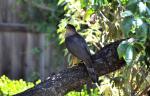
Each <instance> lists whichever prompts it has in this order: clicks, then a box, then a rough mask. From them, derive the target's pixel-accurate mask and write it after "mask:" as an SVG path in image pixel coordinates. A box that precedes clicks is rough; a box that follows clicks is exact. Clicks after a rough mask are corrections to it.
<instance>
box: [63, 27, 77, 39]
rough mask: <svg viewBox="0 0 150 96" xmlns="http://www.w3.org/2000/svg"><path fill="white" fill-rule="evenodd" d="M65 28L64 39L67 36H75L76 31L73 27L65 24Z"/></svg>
mask: <svg viewBox="0 0 150 96" xmlns="http://www.w3.org/2000/svg"><path fill="white" fill-rule="evenodd" d="M65 28H66V33H65V37H69V36H72V35H74V34H77V32H76V29H75V27H74V26H73V25H71V24H67V25H66V27H65Z"/></svg>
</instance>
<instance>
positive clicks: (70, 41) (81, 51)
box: [65, 34, 91, 61]
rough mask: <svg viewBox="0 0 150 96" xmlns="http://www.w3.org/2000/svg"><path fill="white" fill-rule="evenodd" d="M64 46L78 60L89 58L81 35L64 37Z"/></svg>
mask: <svg viewBox="0 0 150 96" xmlns="http://www.w3.org/2000/svg"><path fill="white" fill-rule="evenodd" d="M65 43H66V47H67V48H68V50H69V52H71V53H72V54H73V55H74V56H76V57H77V58H78V59H80V60H83V61H85V60H88V59H91V55H90V52H89V50H88V47H87V44H86V42H85V40H84V39H83V37H81V36H80V35H78V34H76V35H73V36H70V37H67V38H66V39H65Z"/></svg>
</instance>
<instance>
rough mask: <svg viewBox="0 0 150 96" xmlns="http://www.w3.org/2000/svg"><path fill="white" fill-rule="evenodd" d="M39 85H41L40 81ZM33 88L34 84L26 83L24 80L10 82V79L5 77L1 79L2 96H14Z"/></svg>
mask: <svg viewBox="0 0 150 96" xmlns="http://www.w3.org/2000/svg"><path fill="white" fill-rule="evenodd" d="M37 83H39V81H38V82H37ZM33 86H34V84H33V83H31V82H25V81H23V80H22V79H20V80H10V79H9V78H8V77H6V76H5V75H3V76H1V78H0V96H12V95H14V94H17V93H20V92H22V91H25V90H27V89H29V88H31V87H33Z"/></svg>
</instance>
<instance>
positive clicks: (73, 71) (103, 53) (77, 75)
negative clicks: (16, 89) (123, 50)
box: [15, 40, 125, 96]
mask: <svg viewBox="0 0 150 96" xmlns="http://www.w3.org/2000/svg"><path fill="white" fill-rule="evenodd" d="M121 41H122V40H120V41H116V42H114V43H111V44H109V45H106V46H105V47H104V48H102V49H101V50H100V51H98V52H97V53H96V54H95V55H93V56H92V58H93V60H94V64H93V66H94V69H95V70H96V72H97V74H98V75H99V76H102V75H104V74H108V73H110V72H113V71H115V70H118V69H120V68H121V67H123V66H125V61H124V60H123V59H119V58H118V53H117V47H118V45H119V43H120V42H121ZM86 81H90V78H89V77H88V73H87V71H86V68H85V66H84V64H83V63H79V64H78V65H77V66H73V67H71V68H67V69H65V70H63V71H60V72H59V73H56V74H51V75H50V76H49V77H48V79H47V80H45V81H44V82H42V83H40V84H38V85H36V86H35V87H33V88H31V89H28V90H26V91H24V92H22V93H20V94H17V95H15V96H64V95H65V94H66V93H67V92H69V91H71V90H74V89H77V88H79V87H81V86H82V85H83V84H85V83H86Z"/></svg>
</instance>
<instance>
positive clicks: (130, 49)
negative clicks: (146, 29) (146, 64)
mask: <svg viewBox="0 0 150 96" xmlns="http://www.w3.org/2000/svg"><path fill="white" fill-rule="evenodd" d="M133 55H134V52H133V46H131V45H129V46H128V47H127V50H126V54H125V61H126V63H127V64H131V63H132V61H133Z"/></svg>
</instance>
